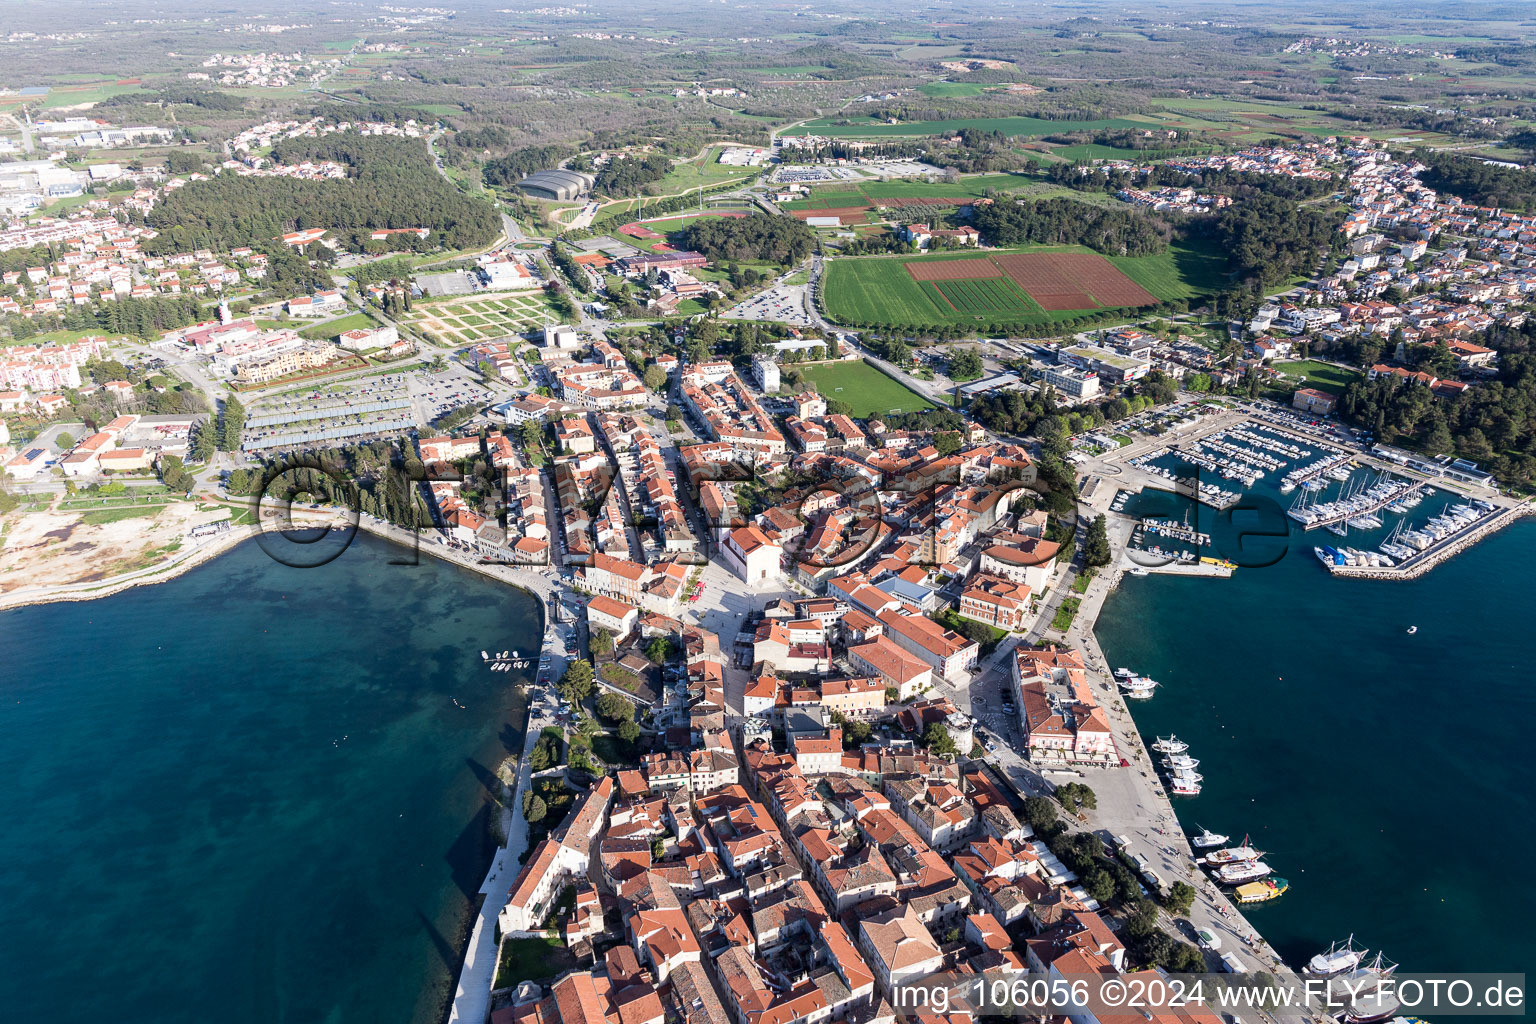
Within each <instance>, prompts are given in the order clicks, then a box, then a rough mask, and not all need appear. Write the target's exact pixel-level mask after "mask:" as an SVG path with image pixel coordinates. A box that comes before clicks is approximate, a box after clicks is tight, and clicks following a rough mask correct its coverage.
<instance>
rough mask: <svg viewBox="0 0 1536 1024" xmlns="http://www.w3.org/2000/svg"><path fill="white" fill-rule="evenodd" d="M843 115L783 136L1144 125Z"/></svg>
mask: <svg viewBox="0 0 1536 1024" xmlns="http://www.w3.org/2000/svg"><path fill="white" fill-rule="evenodd" d="M840 120H844V119H843V118H833V117H826V118H821V119H819V120H816V121H807V122H806V123H805V124H802V125H798V126H797V127H794V128H791V129H789V130H787V131H785V132H782V133H781V134H783V135H826V136H830V137H833V138H867V137H870V136H926V135H942V134H947V133H949V132H958V131H959V130H960V129H962V128H976V129H979V130H981V131H996V132H1002V133H1003V134H1004V135H1009V136H1020V135H1027V136H1035V135H1055V134H1057V133H1058V132H1076V131H1091V130H1093V129H1097V128H1144V127H1146V125H1145V124H1143V123H1142V122H1139V121H1127V120H1125V119H1123V118H1118V117H1116V118H1108V119H1106V120H1101V121H1043V120H1041V119H1040V118H1038V117H965V118H954V119H950V120H944V121H912V122H909V123H905V124H885V123H883V122H881V121H858V122H855V123H853V124H837V123H836V122H837V121H840Z"/></svg>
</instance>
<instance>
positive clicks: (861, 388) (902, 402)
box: [800, 360, 936, 416]
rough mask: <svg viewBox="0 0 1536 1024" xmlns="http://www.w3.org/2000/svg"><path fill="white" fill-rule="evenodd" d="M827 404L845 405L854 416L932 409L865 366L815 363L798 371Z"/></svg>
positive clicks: (920, 399) (875, 370) (905, 387)
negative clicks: (832, 402) (806, 378)
mask: <svg viewBox="0 0 1536 1024" xmlns="http://www.w3.org/2000/svg"><path fill="white" fill-rule="evenodd" d="M800 372H802V373H803V374H805V375H806V376H807V377H809V378H810V379H811V381H812V382H813V383H814V384H815V385H816V390H817V391H819V392H820V393H821V397H823V398H825V399H826V400H827V401H829V402H830V401H838V402H847V403H848V405H849V407H850V408H852V409H853V415H854V416H868V415H869V414H870V413H874V412H882V413H884V412H919V411H921V410H923V409H933V408H936V406H934V404H933V403H932V402H930V401H928V399H926V398H924V397H923V396H922V395H920V394H918V393H917V392H916V391H913V390H912V389H911V388H909V387H907V386H906V385H904V384H901V383H899V382H898V381H896V380H894V379H893V378H891V377H887V376H886V375H885V374H883V373H881V372H880V371H879V370H877V369H875V368H874V367H873V366H870V365H869V364H868V363H865V362H862V361H860V362H854V361H852V360H848V361H845V362H836V363H816V364H814V365H811V366H804V367H802V368H801V371H800Z"/></svg>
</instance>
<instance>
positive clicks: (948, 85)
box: [917, 82, 986, 97]
mask: <svg viewBox="0 0 1536 1024" xmlns="http://www.w3.org/2000/svg"><path fill="white" fill-rule="evenodd" d="M985 88H986V87H985V86H981V85H977V84H976V83H975V82H929V83H928V84H927V85H922V86H918V89H917V91H918V92H920V93H922V94H923V95H924V96H935V97H949V96H980V95H981V94H982V92H983V90H984V89H985Z"/></svg>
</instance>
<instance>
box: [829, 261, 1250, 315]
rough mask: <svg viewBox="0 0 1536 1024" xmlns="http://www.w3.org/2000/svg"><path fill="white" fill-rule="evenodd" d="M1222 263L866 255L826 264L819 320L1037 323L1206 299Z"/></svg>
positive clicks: (1214, 286) (1221, 272) (1217, 282)
mask: <svg viewBox="0 0 1536 1024" xmlns="http://www.w3.org/2000/svg"><path fill="white" fill-rule="evenodd" d="M1225 262H1226V261H1225V257H1223V256H1222V255H1221V254H1220V253H1218V252H1215V251H1212V250H1210V249H1200V248H1193V247H1189V246H1174V247H1170V248H1169V249H1168V250H1167V251H1165V252H1162V253H1159V254H1157V255H1155V256H1136V257H1125V256H1116V257H1105V256H1101V255H1099V254H1097V253H1095V252H1093V251H1091V250H1089V249H1085V248H1082V247H1081V246H1034V247H1029V248H1024V249H1017V250H1009V251H1006V252H1002V251H999V252H988V253H983V252H966V253H946V254H944V255H939V256H920V257H916V258H912V259H891V258H888V257H867V258H852V259H836V260H832V261H830V262H829V263H828V264H827V272H826V281H825V283H824V286H823V289H822V292H823V296H824V299H823V301H824V302H825V304H826V310H827V315H828V316H829V317H831V318H832V319H833V320H836V321H839V322H841V323H846V324H854V325H859V324H868V325H878V326H890V327H903V326H912V327H923V326H929V325H940V324H959V325H966V326H981V325H987V324H1008V323H1012V324H1043V323H1051V322H1055V321H1061V320H1073V319H1078V318H1081V317H1083V316H1092V315H1093V314H1095V313H1099V312H1102V311H1104V310H1110V309H1135V308H1140V307H1145V306H1151V305H1155V304H1157V303H1158V302H1161V301H1169V300H1174V299H1190V298H1194V297H1196V296H1199V295H1207V294H1210V293H1211V292H1213V291H1215V290H1216V289H1217V288H1218V287H1219V286H1220V285H1221V283H1222V282H1223V280H1224V270H1225Z"/></svg>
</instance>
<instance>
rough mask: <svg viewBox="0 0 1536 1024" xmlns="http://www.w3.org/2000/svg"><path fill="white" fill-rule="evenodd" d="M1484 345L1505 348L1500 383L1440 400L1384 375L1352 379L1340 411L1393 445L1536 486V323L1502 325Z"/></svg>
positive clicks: (1486, 337) (1501, 351) (1501, 350)
mask: <svg viewBox="0 0 1536 1024" xmlns="http://www.w3.org/2000/svg"><path fill="white" fill-rule="evenodd" d="M1482 343H1483V344H1485V345H1487V346H1489V347H1490V348H1494V349H1496V350H1497V351H1498V352H1499V364H1500V367H1499V376H1498V379H1497V380H1494V381H1489V382H1487V383H1482V384H1477V385H1475V386H1473V387H1470V388H1468V389H1467V390H1466V391H1464V392H1462V393H1461V394H1460V395H1457V396H1455V397H1452V398H1438V397H1436V396H1435V395H1434V394H1433V393H1432V392H1431V391H1430V390H1429V388H1426V387H1424V386H1423V385H1421V384H1417V383H1415V382H1413V381H1411V380H1405V379H1403V378H1401V377H1396V376H1386V375H1383V376H1380V377H1377V378H1376V379H1375V380H1366V381H1357V382H1355V383H1353V384H1350V385H1349V387H1348V388H1346V389H1345V391H1344V395H1343V398H1342V400H1341V401H1340V403H1339V411H1340V413H1341V414H1342V415H1343V416H1344V417H1345V418H1346V419H1348V420H1350V421H1351V422H1352V423H1354V424H1356V425H1357V426H1360V427H1363V428H1365V429H1367V430H1370V431H1372V432H1374V433H1375V435H1376V437H1377V438H1378V439H1379V440H1381V441H1383V442H1385V443H1387V444H1395V445H1402V446H1405V447H1410V448H1416V449H1419V450H1422V451H1425V452H1427V453H1429V454H1431V455H1452V454H1453V455H1456V456H1459V457H1461V458H1465V459H1471V460H1472V461H1473V462H1476V463H1477V464H1478V465H1479V466H1481V467H1482V468H1483V469H1486V470H1488V471H1490V472H1492V473H1493V474H1494V475H1496V476H1498V477H1499V479H1501V480H1505V481H1509V482H1518V483H1521V484H1525V485H1530V484H1533V483H1536V354H1533V353H1536V324H1526V325H1524V326H1522V327H1519V328H1505V327H1499V328H1495V329H1493V330H1492V331H1489V332H1487V334H1485V335H1484V336H1483V339H1482Z"/></svg>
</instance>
